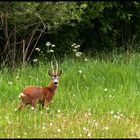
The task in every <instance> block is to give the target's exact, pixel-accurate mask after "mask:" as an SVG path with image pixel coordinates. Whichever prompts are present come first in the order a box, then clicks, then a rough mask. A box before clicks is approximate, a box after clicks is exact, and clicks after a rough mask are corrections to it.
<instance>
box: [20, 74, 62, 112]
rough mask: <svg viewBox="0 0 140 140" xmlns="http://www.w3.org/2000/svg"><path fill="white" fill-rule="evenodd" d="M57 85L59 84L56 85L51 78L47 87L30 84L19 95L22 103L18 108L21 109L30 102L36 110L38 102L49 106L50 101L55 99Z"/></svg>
mask: <svg viewBox="0 0 140 140" xmlns="http://www.w3.org/2000/svg"><path fill="white" fill-rule="evenodd" d="M50 76H53V75H50ZM59 76H60V74H59ZM57 87H58V84H57V85H55V84H54V83H53V80H51V82H50V84H49V85H48V86H47V87H40V86H29V87H26V88H24V89H23V90H22V91H21V93H20V96H19V97H20V99H21V103H20V105H19V106H18V110H21V108H23V107H24V106H26V105H28V104H30V105H31V106H32V109H33V110H34V109H35V107H36V104H37V103H40V104H41V105H42V107H43V108H44V106H47V105H48V104H49V102H50V101H51V100H52V99H53V96H54V95H55V93H56V90H57Z"/></svg>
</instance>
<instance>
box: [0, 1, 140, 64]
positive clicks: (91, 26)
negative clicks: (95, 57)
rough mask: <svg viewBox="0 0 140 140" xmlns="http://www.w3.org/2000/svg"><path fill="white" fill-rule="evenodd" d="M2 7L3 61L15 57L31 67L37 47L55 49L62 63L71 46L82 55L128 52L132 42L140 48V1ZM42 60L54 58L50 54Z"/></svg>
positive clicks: (50, 3)
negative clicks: (75, 44)
mask: <svg viewBox="0 0 140 140" xmlns="http://www.w3.org/2000/svg"><path fill="white" fill-rule="evenodd" d="M0 8H1V9H0V16H1V21H0V24H1V28H0V34H1V37H0V45H1V46H2V47H1V49H0V53H1V62H2V61H3V60H4V61H9V62H11V60H12V62H14V61H16V60H17V58H20V60H21V61H23V62H24V61H27V62H28V61H29V60H32V58H34V56H35V55H36V53H35V52H34V50H35V48H36V47H37V48H40V49H41V50H43V51H44V50H46V48H45V44H46V42H51V43H53V44H55V45H56V47H55V55H56V56H57V57H58V58H63V57H65V56H66V55H67V56H72V55H71V48H70V46H71V45H72V44H73V43H77V44H80V45H81V47H80V51H83V52H86V51H87V52H89V51H92V52H94V51H95V50H98V51H99V52H102V51H112V50H114V49H121V50H123V51H126V50H131V49H132V48H129V46H131V45H129V43H131V44H132V42H133V43H134V42H135V44H139V37H140V36H139V32H140V28H139V25H140V18H139V14H140V3H139V2H137V1H134V2H120V1H119V2H105V1H103V2H90V1H89V2H1V3H0ZM134 39H135V40H134ZM23 40H24V41H25V44H23ZM134 46H138V45H134ZM23 49H25V52H24V53H25V54H24V53H23ZM133 49H136V50H137V51H138V50H139V48H138V47H136V48H133ZM33 52H34V53H33ZM44 55H45V56H46V55H47V57H48V58H49V59H50V55H49V54H47V52H46V51H44ZM36 57H37V55H36Z"/></svg>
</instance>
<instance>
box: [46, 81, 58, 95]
mask: <svg viewBox="0 0 140 140" xmlns="http://www.w3.org/2000/svg"><path fill="white" fill-rule="evenodd" d="M57 87H58V85H54V84H53V83H52V82H50V84H49V86H48V88H49V90H50V92H51V93H55V92H56V90H57Z"/></svg>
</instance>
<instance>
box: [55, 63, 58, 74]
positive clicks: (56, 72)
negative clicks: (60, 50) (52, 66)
mask: <svg viewBox="0 0 140 140" xmlns="http://www.w3.org/2000/svg"><path fill="white" fill-rule="evenodd" d="M55 62H56V74H57V72H58V62H57V61H55Z"/></svg>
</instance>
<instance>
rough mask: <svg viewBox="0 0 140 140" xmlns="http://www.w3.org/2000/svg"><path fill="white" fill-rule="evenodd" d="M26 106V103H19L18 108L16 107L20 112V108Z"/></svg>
mask: <svg viewBox="0 0 140 140" xmlns="http://www.w3.org/2000/svg"><path fill="white" fill-rule="evenodd" d="M26 105H27V104H26V103H21V104H20V105H19V106H18V108H17V109H18V110H19V111H20V110H21V108H23V107H24V106H26Z"/></svg>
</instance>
